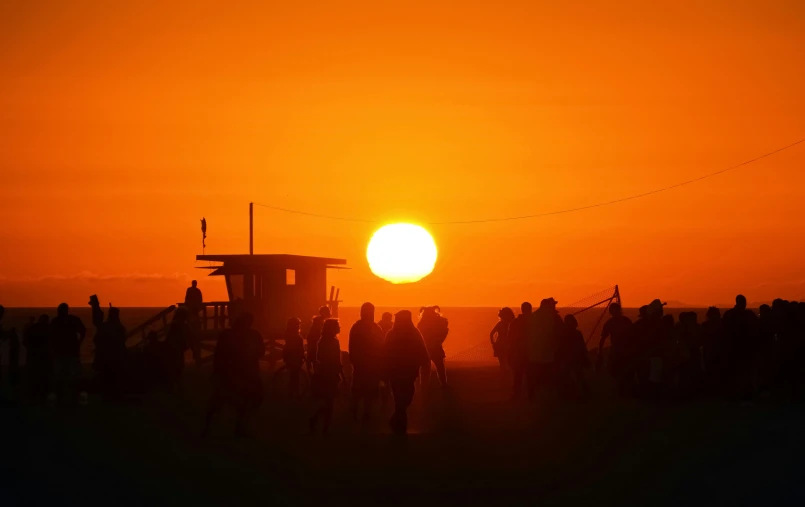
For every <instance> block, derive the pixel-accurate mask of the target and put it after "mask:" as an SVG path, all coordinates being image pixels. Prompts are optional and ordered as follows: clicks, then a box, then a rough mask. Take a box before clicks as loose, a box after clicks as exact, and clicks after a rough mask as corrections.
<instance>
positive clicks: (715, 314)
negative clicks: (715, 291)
mask: <svg viewBox="0 0 805 507" xmlns="http://www.w3.org/2000/svg"><path fill="white" fill-rule="evenodd" d="M704 316H705V317H706V318H707V320H718V319H720V318H721V310H719V309H718V308H717V307H715V306H711V307H710V308H708V309H707V313H706V314H705V315H704Z"/></svg>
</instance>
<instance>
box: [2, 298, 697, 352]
mask: <svg viewBox="0 0 805 507" xmlns="http://www.w3.org/2000/svg"><path fill="white" fill-rule="evenodd" d="M162 309H163V308H161V307H160V308H149V307H128V308H127V307H124V308H121V309H120V315H121V319H122V320H123V323H124V324H125V325H126V327H127V328H129V329H131V328H134V327H136V326H137V325H139V324H141V323H142V322H144V321H146V320H147V319H148V318H150V317H152V316H154V315H155V314H157V313H158V312H159V311H161V310H162ZM403 309H405V310H410V311H411V312H412V313H413V314H414V318H415V319H416V316H417V315H418V312H419V308H405V307H378V308H377V309H376V310H375V312H376V313H375V316H376V320H380V315H381V314H382V313H383V312H391V313H395V312H397V311H399V310H403ZM498 310H499V308H484V307H444V308H442V315H443V316H445V317H446V318H447V319H448V321H449V327H450V333H449V334H448V336H447V340H446V341H445V343H444V349H445V353H446V354H447V358H448V360H455V361H467V362H494V361H495V359H494V357H493V355H492V346H491V344H490V343H489V332H490V331H491V330H492V328H493V327H494V326H495V324H496V323H497V321H498V317H497V314H498ZM514 310H515V313H519V309H517V308H515V309H514ZM686 310H690V311H696V312H698V313H699V319H700V320H701V319H702V318H703V316H704V309H701V308H698V309H697V308H691V309H684V308H666V312H667V313H670V314H672V315H674V317H676V316H677V315H678V314H679V312H682V311H686ZM577 311H578V309H563V308H559V312H560V314H561V315H562V316H564V315H565V314H567V313H575V312H577ZM70 312H71V313H73V314H74V315H76V316H78V317H79V318H81V320H83V322H84V325H85V326H87V329H89V334H88V339H87V340H85V341H84V343H83V346H82V350H81V354H82V360H84V361H85V362H90V361H91V360H92V355H93V344H92V339H91V338H92V322H91V310H90V308H89V307H83V308H82V307H77V308H71V309H70ZM624 313H625V315H626V316H628V317H630V318H632V319H633V320H634V319H636V318H637V313H638V312H637V309H636V308H626V309H624ZM41 314H47V315H49V316H50V317H51V318H52V317H54V316H55V315H56V309H55V308H6V315H5V317H4V319H3V323H2V324H3V329H9V328H12V327H16V328H17V330H18V332H19V333H20V335H21V333H22V329H23V327H24V326H25V325H26V323H28V321H29V320H30V319H31V317H34V318H36V317H37V316H39V315H41ZM359 315H360V308H358V307H342V308H340V309H339V316H338V317H339V320H340V321H341V335H340V337H339V338H340V340H341V347H342V349H344V350H346V349H347V347H348V346H349V328H350V326H351V325H352V324H353V323H354V322H355V321H356V320H358V318H359ZM311 317H312V316H307V317H306V318H307V319H310V318H311ZM607 317H608V315H605V307H604V306H600V307H596V308H593V309H591V310H588V311H585V312H583V313H581V314H578V315H577V319H578V321H579V329H580V330H581V331H582V333H583V334H584V336H585V338H587V339H588V340H589V341H588V348H590V349H594V348H595V347H597V346H598V340H599V337H600V330H601V326H602V325H603V323H604V322H606V319H607ZM304 318H305V317H303V319H304ZM594 329H595V332H594V333H593V330H594ZM7 349H8V342H7V341H6V342H5V343H2V344H0V355H2V362H3V363H7V361H8V359H7V358H8V350H7ZM21 355H22V356H23V357H24V355H25V351H24V347H21Z"/></svg>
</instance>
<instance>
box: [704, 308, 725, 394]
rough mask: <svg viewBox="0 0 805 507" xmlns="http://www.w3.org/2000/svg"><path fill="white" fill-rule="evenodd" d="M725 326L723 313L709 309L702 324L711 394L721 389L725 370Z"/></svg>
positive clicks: (708, 384)
mask: <svg viewBox="0 0 805 507" xmlns="http://www.w3.org/2000/svg"><path fill="white" fill-rule="evenodd" d="M723 349H724V326H723V323H722V321H721V311H720V310H719V309H718V308H716V307H715V306H711V307H710V308H708V309H707V312H706V313H705V315H704V322H702V355H703V357H704V361H703V363H704V376H705V384H706V387H707V390H708V391H709V392H711V393H715V392H717V391H718V390H719V389H720V388H721V382H722V377H723V369H724V358H723V355H724V350H723Z"/></svg>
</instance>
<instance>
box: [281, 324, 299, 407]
mask: <svg viewBox="0 0 805 507" xmlns="http://www.w3.org/2000/svg"><path fill="white" fill-rule="evenodd" d="M301 327H302V321H301V320H299V319H297V318H296V317H291V318H290V319H288V322H287V324H286V326H285V335H284V337H285V346H284V347H283V348H282V361H283V362H284V363H285V367H286V368H287V369H288V395H289V397H291V398H293V397H296V396H299V395H300V393H299V375H300V373H301V372H302V365H303V364H304V362H305V343H304V341H303V340H302V332H301Z"/></svg>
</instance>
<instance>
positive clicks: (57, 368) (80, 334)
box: [50, 303, 87, 403]
mask: <svg viewBox="0 0 805 507" xmlns="http://www.w3.org/2000/svg"><path fill="white" fill-rule="evenodd" d="M69 311H70V309H69V307H68V306H67V303H62V304H60V305H59V307H58V309H57V311H56V317H55V318H54V319H53V320H52V321H51V322H50V340H51V350H52V351H53V362H54V364H53V366H54V371H53V373H54V383H55V388H56V394H57V395H58V396H62V397H66V398H67V399H68V401H69V402H70V403H73V402H74V401H75V389H76V382H77V381H78V378H79V377H80V376H81V342H82V341H83V340H84V338H85V337H86V336H87V329H86V328H85V327H84V323H83V322H81V319H79V318H78V317H76V316H75V315H70V313H69Z"/></svg>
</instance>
